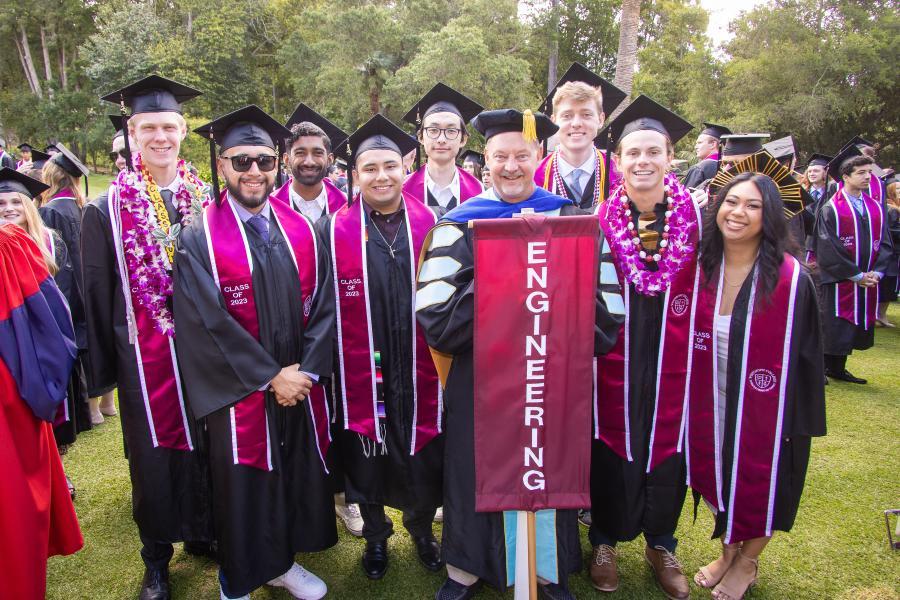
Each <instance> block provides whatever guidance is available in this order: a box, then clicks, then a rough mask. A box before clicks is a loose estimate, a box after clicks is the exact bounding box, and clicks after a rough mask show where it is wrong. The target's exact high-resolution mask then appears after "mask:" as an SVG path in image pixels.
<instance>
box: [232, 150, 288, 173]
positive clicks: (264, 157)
mask: <svg viewBox="0 0 900 600" xmlns="http://www.w3.org/2000/svg"><path fill="white" fill-rule="evenodd" d="M219 158H221V159H223V160H230V161H231V168H232V169H234V170H235V171H237V172H238V173H246V172H247V171H249V170H250V169H251V167H253V163H256V165H257V166H258V167H259V170H260V171H263V172H266V171H274V170H275V161H277V160H278V157H277V156H272V155H271V154H261V155H259V156H247V155H246V154H238V155H237V156H220V157H219Z"/></svg>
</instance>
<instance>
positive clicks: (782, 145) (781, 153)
mask: <svg viewBox="0 0 900 600" xmlns="http://www.w3.org/2000/svg"><path fill="white" fill-rule="evenodd" d="M763 150H765V151H766V152H768V153H769V154H771V155H772V156H773V157H775V158H776V159H779V160H781V159H786V158H790V157H791V156H796V155H797V154H798V151H797V142H795V141H794V138H793V136H791V135H787V136H785V137H783V138H778V139H777V140H772V141H771V142H768V143H766V144H763Z"/></svg>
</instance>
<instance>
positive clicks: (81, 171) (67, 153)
mask: <svg viewBox="0 0 900 600" xmlns="http://www.w3.org/2000/svg"><path fill="white" fill-rule="evenodd" d="M56 147H57V149H59V154H55V155H54V156H53V157H52V158H51V159H50V160H51V161H53V162H55V163H56V164H57V165H59V166H60V167H62V170H63V171H65V172H66V173H68V174H69V175H71V176H72V177H81V176H82V175H83V176H85V177H87V176H88V174H89V173H90V171H89V170H88V168H87V167H86V166H84V163H82V162H81V161H80V160H78V157H77V156H75V154H74V153H73V152H72V151H71V150H69V149H68V148H66V147H65V146H64V145H63V144H61V143H59V142H57V143H56Z"/></svg>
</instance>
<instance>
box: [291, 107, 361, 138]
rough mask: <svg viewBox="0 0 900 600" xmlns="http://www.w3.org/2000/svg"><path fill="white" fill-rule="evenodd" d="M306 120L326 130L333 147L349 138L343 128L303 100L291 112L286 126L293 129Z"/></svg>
mask: <svg viewBox="0 0 900 600" xmlns="http://www.w3.org/2000/svg"><path fill="white" fill-rule="evenodd" d="M304 121H308V122H310V123H312V124H313V125H315V126H316V127H318V128H319V129H321V130H322V131H324V132H325V135H327V136H328V139H329V140H331V147H332V148H335V147H337V146H338V145H340V144H341V143H343V141H344V140H346V139H347V133H346V132H345V131H344V130H343V129H341V128H340V127H338V126H337V125H335V124H334V123H332V122H331V121H329V120H328V119H326V118H325V117H323V116H322V115H320V114H319V113H317V112H316V111H314V110H313V109H312V108H310V107H309V106H308V105H306V104H304V103H303V102H301V103H300V104H298V105H297V108H295V109H294V112H293V113H292V114H291V116H290V118H288V120H287V123H285V124H284V126H285V127H287V128H288V129H291V128H292V127H293V126H294V125H296V124H297V123H303V122H304Z"/></svg>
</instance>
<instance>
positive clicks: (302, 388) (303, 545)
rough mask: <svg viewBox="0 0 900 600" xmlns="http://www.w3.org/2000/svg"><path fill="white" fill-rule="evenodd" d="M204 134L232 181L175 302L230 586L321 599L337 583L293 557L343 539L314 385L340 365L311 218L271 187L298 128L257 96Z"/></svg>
mask: <svg viewBox="0 0 900 600" xmlns="http://www.w3.org/2000/svg"><path fill="white" fill-rule="evenodd" d="M196 132H197V133H200V134H201V135H203V137H204V138H206V139H208V140H210V143H216V144H218V146H219V153H218V158H217V159H216V161H215V163H214V164H213V165H212V168H213V172H214V173H215V172H216V171H217V172H218V174H219V175H220V176H221V177H222V179H223V181H224V187H225V190H224V193H222V194H220V195H218V197H217V198H216V201H214V202H212V203H210V204H209V205H208V206H207V207H206V209H205V210H204V212H203V216H202V218H198V219H196V220H194V221H193V222H192V223H191V224H190V225H189V226H188V227H187V228H186V229H185V231H184V233H183V234H182V235H181V237H180V247H179V251H178V259H177V261H176V268H175V284H174V285H175V292H174V308H175V322H176V326H177V328H178V335H179V340H180V341H179V344H178V359H179V361H180V362H181V364H182V366H183V370H184V383H185V387H186V389H187V392H188V399H189V404H190V408H191V414H192V415H193V417H194V418H195V419H201V420H202V421H203V422H204V423H205V425H206V431H207V434H208V452H209V462H210V474H211V476H212V477H211V478H212V489H213V490H214V492H215V493H214V495H213V498H212V504H213V519H214V521H213V523H214V526H215V530H216V534H217V539H218V543H219V562H220V565H221V569H220V571H219V582H220V586H221V597H222V598H223V599H225V598H241V599H249V598H250V596H249V594H250V593H251V592H252V591H253V590H254V589H256V588H258V587H260V586H262V585H264V584H268V585H271V586H276V587H284V588H286V589H287V590H288V591H289V592H290V593H291V594H292V595H293V596H294V597H295V598H306V599H310V600H315V599H317V598H321V597H322V596H324V595H325V593H326V592H327V587H326V585H325V583H324V582H323V581H322V580H321V579H319V578H318V577H316V576H315V575H313V574H312V573H310V572H309V571H306V570H305V569H304V568H303V567H301V566H300V565H298V564H297V563H295V562H294V555H295V554H296V553H297V552H316V551H320V550H325V549H327V548H330V547H331V546H333V545H334V544H336V543H337V527H336V525H335V519H334V504H333V502H334V501H333V497H332V494H331V487H330V484H329V482H328V480H327V473H326V470H325V465H324V457H325V455H326V454H327V451H328V438H329V436H328V424H329V418H328V410H327V405H326V402H325V394H324V391H323V389H322V386H321V385H315V384H316V382H318V381H319V377H324V376H328V375H329V374H330V373H331V360H332V330H333V328H334V301H333V296H332V294H333V293H334V288H333V286H332V283H331V269H330V266H329V263H328V261H327V255H326V253H325V252H324V251H323V250H322V245H321V244H320V243H318V241H317V240H316V234H315V231H314V229H313V225H312V223H311V222H310V221H309V219H307V218H304V217H303V216H301V215H300V214H298V213H297V212H295V211H294V210H292V208H291V206H290V205H289V204H287V203H285V202H282V201H280V200H278V199H277V198H275V197H273V196H270V194H271V193H272V189H273V188H274V186H275V174H276V168H277V164H278V150H277V149H276V148H277V145H280V142H281V141H282V140H284V139H285V138H286V137H287V136H288V135H289V132H288V130H287V129H285V128H284V127H283V126H282V125H281V124H280V123H278V122H277V121H275V120H274V119H273V118H271V117H270V116H269V115H267V114H266V113H265V112H263V111H262V110H261V109H260V108H258V107H256V106H248V107H245V108H242V109H240V110H237V111H235V112H233V113H230V114H228V115H225V116H224V117H221V118H219V119H216V120H215V121H212V122H210V123H208V124H206V125H204V126H202V127H200V128H199V129H197V130H196ZM276 140H277V141H278V142H279V144H276ZM213 181H214V185H215V181H216V179H215V178H214V179H213Z"/></svg>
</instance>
